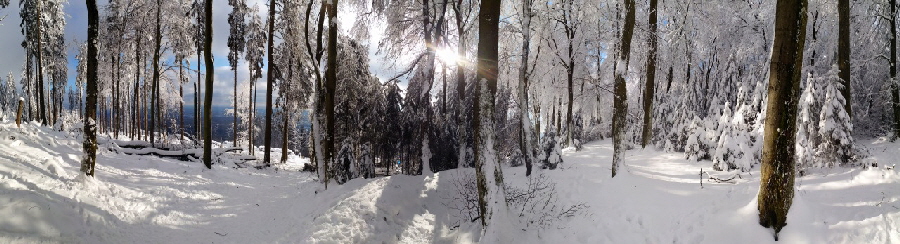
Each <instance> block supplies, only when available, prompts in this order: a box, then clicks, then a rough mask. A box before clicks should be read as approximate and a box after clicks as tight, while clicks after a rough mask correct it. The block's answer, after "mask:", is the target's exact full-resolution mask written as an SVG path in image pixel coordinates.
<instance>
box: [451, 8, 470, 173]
mask: <svg viewBox="0 0 900 244" xmlns="http://www.w3.org/2000/svg"><path fill="white" fill-rule="evenodd" d="M462 2H463V1H462V0H457V2H456V5H455V6H454V7H453V12H454V13H455V15H456V34H457V37H458V38H459V45H458V46H457V49H456V55H457V56H458V58H459V59H460V60H458V61H457V62H456V100H457V101H456V102H457V103H459V106H457V111H456V112H457V114H456V125H457V129H456V133H457V135H458V140H459V143H458V144H459V159H458V161H457V162H456V167H457V168H461V166H463V165H465V162H466V153H465V152H466V147H467V146H466V144H467V139H468V138H467V136H466V134H467V133H466V132H467V131H466V129H467V128H466V121H465V107H466V106H465V104H466V99H465V98H466V73H465V66H464V63H465V62H463V61H461V60H462V59H465V57H466V48H467V47H466V33H465V32H466V30H465V24H466V23H465V21H464V20H463V18H462V12H461V11H462V7H461V5H462Z"/></svg>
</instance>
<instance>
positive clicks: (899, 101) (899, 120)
mask: <svg viewBox="0 0 900 244" xmlns="http://www.w3.org/2000/svg"><path fill="white" fill-rule="evenodd" d="M898 14H900V13H898V12H897V0H891V14H890V16H891V36H890V42H891V44H890V45H891V53H890V54H891V57H890V60H891V64H890V66H891V103H892V104H893V106H892V107H893V109H894V137H893V139H894V140H897V138H898V137H900V78H897V15H898Z"/></svg>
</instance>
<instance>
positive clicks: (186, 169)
mask: <svg viewBox="0 0 900 244" xmlns="http://www.w3.org/2000/svg"><path fill="white" fill-rule="evenodd" d="M101 142H102V141H101ZM859 144H860V145H862V146H864V147H866V148H868V150H869V154H871V156H870V157H869V158H867V159H866V160H867V162H869V163H873V162H877V163H878V164H879V167H875V168H867V169H863V168H833V169H818V170H813V171H810V172H809V173H808V174H807V175H806V176H802V177H799V178H797V180H796V186H795V192H796V196H795V198H794V202H793V205H792V208H791V211H790V213H789V216H788V225H787V226H786V227H785V228H784V230H783V231H782V233H781V236H780V237H781V240H782V241H785V242H786V243H897V242H900V172H898V170H900V169H887V168H886V167H887V166H892V165H895V164H897V162H898V160H900V144H897V143H888V142H885V141H884V140H883V139H875V140H867V141H860V142H859ZM109 147H110V146H109V144H108V143H106V144H104V145H101V149H100V154H99V158H98V163H97V169H96V172H97V176H96V178H95V179H90V178H86V177H81V176H78V175H80V174H79V173H78V167H79V160H80V157H81V155H82V153H81V141H80V139H79V138H78V137H77V136H75V135H74V134H68V133H64V132H55V131H52V130H51V129H49V128H45V127H39V126H36V125H24V126H23V128H21V129H20V128H16V127H15V125H14V124H11V123H8V122H0V242H2V243H19V242H25V243H32V242H66V243H70V242H76V243H472V242H478V239H479V238H480V236H481V233H480V232H481V231H480V228H479V226H478V222H477V221H476V222H470V221H466V220H460V217H459V216H458V215H459V214H457V212H455V211H453V210H452V208H449V207H448V206H450V205H452V204H451V202H452V196H454V195H455V194H456V192H457V190H456V189H457V188H455V187H454V186H455V183H458V182H459V180H460V179H461V178H462V177H461V175H466V174H471V173H472V171H471V169H462V170H451V171H444V172H440V173H437V174H427V175H423V176H404V175H399V176H391V177H380V178H375V179H355V180H352V181H350V182H348V183H346V184H343V185H335V184H332V185H329V186H328V189H327V190H324V187H323V185H322V184H320V183H317V181H316V178H315V175H314V174H310V173H305V172H299V169H300V167H301V165H302V164H303V163H304V162H306V159H301V158H295V157H291V158H290V159H289V162H288V163H286V164H279V165H277V166H276V167H273V168H270V169H264V170H257V169H253V168H252V167H250V168H236V167H233V166H234V164H231V165H229V163H221V164H216V165H214V166H213V169H212V170H207V169H206V168H205V167H203V165H202V164H200V163H196V162H184V161H178V160H174V159H161V158H158V157H155V156H136V155H125V154H119V153H116V152H115V151H111V150H108V148H109ZM611 154H612V148H611V146H610V143H609V141H600V142H593V143H589V144H587V145H585V147H584V148H583V150H581V151H578V152H574V151H567V152H564V157H563V158H564V160H565V163H563V164H562V165H561V167H560V168H559V169H557V170H537V171H536V175H537V174H543V175H544V176H546V178H547V179H549V180H550V181H551V182H554V183H555V187H556V191H555V194H556V197H557V199H558V201H557V202H556V205H558V206H567V205H572V204H578V203H584V204H585V205H586V206H588V207H587V208H585V209H583V210H582V211H581V212H578V213H577V214H575V215H574V216H572V217H566V218H562V219H560V220H558V221H556V222H554V223H553V224H552V225H551V226H547V227H545V228H537V227H534V225H533V224H530V222H528V221H520V220H527V219H534V217H535V216H534V214H533V213H528V214H524V215H523V216H522V217H521V218H515V217H513V218H512V220H513V221H509V222H510V223H506V224H505V225H506V226H508V227H509V228H503V232H502V233H500V234H499V236H500V237H501V238H503V240H504V242H506V243H773V242H774V240H773V238H772V232H771V231H770V230H767V229H764V228H762V227H760V226H759V225H758V224H757V223H756V219H757V217H756V194H757V191H758V189H759V174H758V172H759V171H758V169H756V170H754V171H751V172H744V173H737V172H716V171H712V167H711V163H710V162H706V161H701V162H691V161H688V160H685V159H684V157H683V155H682V154H680V153H665V152H660V151H658V150H655V149H644V150H641V149H636V150H631V151H628V152H627V153H626V160H625V166H624V167H625V169H626V171H625V173H623V174H620V175H619V176H617V177H616V178H610V174H609V172H610V167H609V165H610V160H611V157H610V155H611ZM276 158H277V157H276ZM701 169H703V171H704V172H709V174H710V175H711V176H713V177H717V178H721V179H729V178H731V177H733V176H734V177H735V178H734V179H733V180H731V181H729V182H721V183H718V182H714V181H712V180H709V179H708V177H709V176H707V175H704V176H703V178H702V179H701V175H700V170H701ZM504 175H505V177H506V183H507V184H509V185H512V186H520V187H524V186H525V185H526V184H527V180H526V178H525V176H524V168H522V167H516V168H509V167H505V168H504ZM736 175H737V176H736ZM701 182H702V183H703V184H702V187H701ZM512 208H513V209H511V210H510V212H511V213H514V214H513V215H512V216H518V213H520V212H519V211H520V210H517V209H515V207H512ZM495 224H502V223H496V222H495Z"/></svg>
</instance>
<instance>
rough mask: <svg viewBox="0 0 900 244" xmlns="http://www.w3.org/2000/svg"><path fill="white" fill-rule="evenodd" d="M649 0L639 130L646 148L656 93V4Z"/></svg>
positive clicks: (648, 141)
mask: <svg viewBox="0 0 900 244" xmlns="http://www.w3.org/2000/svg"><path fill="white" fill-rule="evenodd" d="M657 1H658V0H650V10H649V12H650V37H649V38H650V40H649V41H650V52H648V53H647V83H646V85H645V88H644V127H643V129H642V132H641V148H646V147H647V144H648V143H650V138H651V137H652V136H653V135H652V134H651V133H653V132H652V130H653V97H654V95H655V94H656V92H655V91H654V88H655V86H656V46H657V41H656V22H657V20H656V13H657V11H656V5H657Z"/></svg>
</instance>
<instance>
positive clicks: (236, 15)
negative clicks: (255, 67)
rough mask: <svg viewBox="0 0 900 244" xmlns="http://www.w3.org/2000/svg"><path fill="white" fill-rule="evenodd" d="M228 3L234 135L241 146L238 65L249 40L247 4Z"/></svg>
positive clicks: (239, 0) (235, 0) (232, 1)
mask: <svg viewBox="0 0 900 244" xmlns="http://www.w3.org/2000/svg"><path fill="white" fill-rule="evenodd" d="M228 5H231V7H232V10H231V13H230V14H228V24H229V25H230V26H231V29H229V30H230V32H229V35H228V48H229V52H228V64H229V65H231V70H233V71H234V124H233V131H232V134H233V135H234V146H236V147H237V146H239V144H238V137H237V133H238V118H237V117H238V113H237V109H238V104H237V101H238V97H237V96H238V92H237V87H238V80H237V66H238V61H240V55H241V53H242V52H244V47H245V46H246V43H247V40H246V36H247V31H246V24H244V19H245V18H246V17H247V4H246V3H245V2H244V0H229V1H228Z"/></svg>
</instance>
